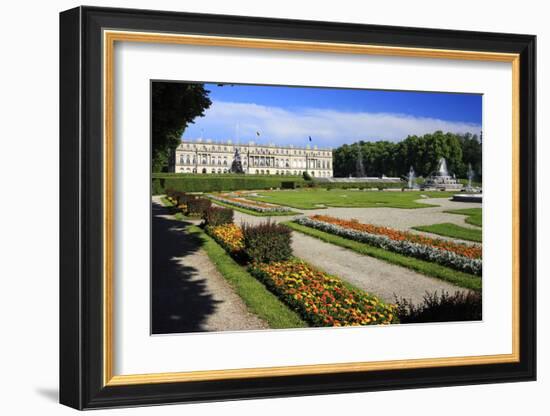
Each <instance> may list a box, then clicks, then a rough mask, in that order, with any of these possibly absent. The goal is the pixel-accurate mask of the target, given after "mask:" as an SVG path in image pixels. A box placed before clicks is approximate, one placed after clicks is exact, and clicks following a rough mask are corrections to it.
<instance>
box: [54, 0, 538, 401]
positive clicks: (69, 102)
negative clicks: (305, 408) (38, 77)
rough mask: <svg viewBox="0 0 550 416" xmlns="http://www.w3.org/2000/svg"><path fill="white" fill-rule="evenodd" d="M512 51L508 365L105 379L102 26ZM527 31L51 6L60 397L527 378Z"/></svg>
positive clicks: (531, 238) (530, 204) (275, 392)
mask: <svg viewBox="0 0 550 416" xmlns="http://www.w3.org/2000/svg"><path fill="white" fill-rule="evenodd" d="M105 28H116V29H125V30H132V31H143V32H148V31H152V32H164V33H167V32H168V33H193V34H205V35H217V36H234V37H252V38H259V39H263V38H265V39H285V40H298V41H314V42H334V43H352V44H371V45H384V46H400V47H414V48H430V49H444V50H470V51H485V52H502V53H516V54H519V55H520V63H519V65H520V89H519V94H520V97H519V102H520V114H519V117H520V144H519V146H520V149H519V169H520V178H519V186H520V201H519V207H520V215H519V222H520V225H519V226H520V233H519V238H520V248H519V250H520V291H519V296H520V299H519V302H520V308H519V313H520V315H519V324H520V328H521V331H520V339H519V342H520V359H519V362H515V363H500V364H482V365H464V366H453V367H433V368H417V369H393V370H384V371H368V372H345V373H330V374H319V375H293V376H277V377H261V378H244V379H227V380H214V381H190V382H184V383H182V382H174V383H162V384H141V385H139V384H138V385H124V386H104V381H103V380H104V378H103V363H104V357H103V341H104V338H103V337H104V327H103V319H102V316H103V297H102V294H103V287H102V285H103V283H102V279H101V278H100V276H101V275H102V272H103V271H102V261H103V255H104V254H103V234H102V222H103V220H104V218H103V215H102V206H103V205H102V204H103V200H102V195H103V194H102V186H103V183H102V176H101V172H102V169H103V166H102V164H103V158H102V154H103V151H104V149H103V142H102V134H103V132H102V111H103V98H102V30H103V29H105ZM535 44H536V37H535V36H532V35H518V34H500V33H483V32H465V31H456V30H434V29H418V28H409V27H391V26H373V25H360V24H345V23H329V22H314V21H297V20H280V19H267V18H256V17H254V18H253V17H240V16H223V15H207V14H191V13H175V12H164V11H147V10H129V9H114V8H96V7H78V8H75V9H71V10H67V11H64V12H62V13H61V14H60V236H61V237H60V402H61V403H62V404H64V405H67V406H71V407H73V408H76V409H93V408H105V407H116V406H139V405H153V404H163V403H183V402H205V401H214V400H229V399H249V398H261V397H285V396H297V395H316V394H327V393H348V392H363V391H375V390H388V389H405V388H419V387H435V386H454V385H465V384H482V383H498V382H512V381H528V380H535V377H536V365H535V364H536V320H535V311H536V296H535V290H536V282H535V276H536V227H535V226H536V182H535V173H536V164H535V162H536V155H535V151H536V150H535V134H536V133H535V104H536V97H535V93H536V90H535Z"/></svg>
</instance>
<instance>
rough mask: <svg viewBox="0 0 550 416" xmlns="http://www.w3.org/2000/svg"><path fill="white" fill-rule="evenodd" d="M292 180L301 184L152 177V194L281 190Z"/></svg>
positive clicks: (280, 179)
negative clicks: (168, 191)
mask: <svg viewBox="0 0 550 416" xmlns="http://www.w3.org/2000/svg"><path fill="white" fill-rule="evenodd" d="M290 178H292V181H294V182H295V183H301V182H303V179H302V178H298V177H290V176H281V175H271V176H256V175H202V174H196V175H178V174H172V175H169V174H156V175H153V185H152V186H153V194H154V195H159V194H162V193H164V192H165V190H166V189H172V190H174V191H180V192H222V191H237V190H252V189H271V188H281V187H282V182H288V181H289V179H290Z"/></svg>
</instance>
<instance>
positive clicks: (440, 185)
mask: <svg viewBox="0 0 550 416" xmlns="http://www.w3.org/2000/svg"><path fill="white" fill-rule="evenodd" d="M422 188H423V189H427V188H433V189H440V190H443V191H444V190H451V191H454V190H458V189H461V188H462V185H461V184H460V183H458V181H457V180H456V178H455V177H452V176H450V175H449V170H448V169H447V161H446V160H445V158H444V157H442V158H440V159H439V162H438V168H437V170H436V171H435V172H434V173H432V174H431V175H430V177H428V179H426V181H425V182H424V184H423V187H422Z"/></svg>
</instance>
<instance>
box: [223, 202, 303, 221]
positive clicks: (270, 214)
mask: <svg viewBox="0 0 550 416" xmlns="http://www.w3.org/2000/svg"><path fill="white" fill-rule="evenodd" d="M212 203H213V204H216V205H220V206H222V207H225V208H231V209H234V210H235V211H239V212H242V213H244V214H249V215H254V216H256V217H282V216H289V215H298V214H301V213H300V212H295V211H280V212H258V211H252V210H251V209H246V208H241V207H236V206H235V205H231V204H225V203H223V202H220V201H216V200H213V199H212Z"/></svg>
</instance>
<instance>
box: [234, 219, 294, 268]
mask: <svg viewBox="0 0 550 416" xmlns="http://www.w3.org/2000/svg"><path fill="white" fill-rule="evenodd" d="M243 237H244V252H245V254H246V255H247V256H248V257H249V258H250V260H251V261H254V262H257V263H271V262H274V261H284V260H288V259H289V258H290V257H291V256H292V247H291V245H290V244H291V240H292V238H291V230H290V228H288V227H287V226H285V225H281V224H277V223H274V222H272V221H266V222H263V223H260V224H258V225H247V224H244V225H243Z"/></svg>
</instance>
